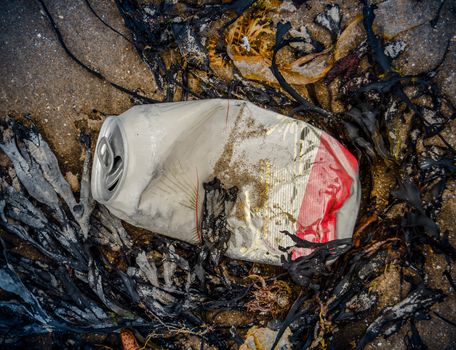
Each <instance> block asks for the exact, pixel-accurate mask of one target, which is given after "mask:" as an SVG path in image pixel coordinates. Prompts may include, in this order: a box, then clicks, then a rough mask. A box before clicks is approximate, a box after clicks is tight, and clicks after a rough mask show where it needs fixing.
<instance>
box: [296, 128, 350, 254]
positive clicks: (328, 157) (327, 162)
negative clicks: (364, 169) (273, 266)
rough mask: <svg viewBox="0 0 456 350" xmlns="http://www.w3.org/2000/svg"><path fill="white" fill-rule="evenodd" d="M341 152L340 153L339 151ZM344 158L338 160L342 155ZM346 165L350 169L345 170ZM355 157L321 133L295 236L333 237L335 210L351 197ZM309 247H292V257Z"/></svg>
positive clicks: (322, 240) (312, 239)
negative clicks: (343, 159)
mask: <svg viewBox="0 0 456 350" xmlns="http://www.w3.org/2000/svg"><path fill="white" fill-rule="evenodd" d="M341 152H342V154H341ZM342 157H343V158H345V160H346V161H342V162H341V158H342ZM343 163H344V164H347V165H348V166H350V167H351V168H352V169H346V168H345V167H344V165H343ZM357 169H358V162H357V160H356V158H355V157H354V156H353V155H352V154H351V153H350V152H349V151H348V150H347V149H346V148H345V147H344V146H342V145H341V144H340V143H339V142H337V141H336V140H335V139H334V138H332V137H331V136H329V135H327V134H325V133H322V134H321V137H320V146H319V148H318V151H317V154H316V156H315V160H314V163H313V165H312V168H311V172H310V176H309V179H308V182H307V186H306V190H305V193H304V197H303V199H302V202H301V207H300V209H299V215H298V220H297V222H296V235H297V236H298V237H299V238H301V239H305V240H307V241H310V242H315V243H325V242H328V241H331V240H334V239H336V238H337V237H336V221H337V211H338V210H339V209H340V208H341V207H342V206H343V204H344V202H345V200H346V199H347V198H348V197H350V191H351V187H352V183H353V179H352V177H351V176H350V174H349V173H348V172H347V170H348V171H350V173H351V174H352V176H353V174H356V172H357ZM311 252H312V249H307V248H295V249H294V250H293V252H292V259H293V260H294V259H296V258H298V257H300V256H303V255H308V254H310V253H311Z"/></svg>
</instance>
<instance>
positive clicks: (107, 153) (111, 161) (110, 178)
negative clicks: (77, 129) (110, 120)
mask: <svg viewBox="0 0 456 350" xmlns="http://www.w3.org/2000/svg"><path fill="white" fill-rule="evenodd" d="M97 156H98V159H99V161H100V164H101V166H102V168H103V172H104V174H105V176H104V178H105V186H106V189H107V190H108V191H112V190H113V189H114V188H115V186H116V185H117V182H118V181H119V178H120V177H121V175H122V170H123V159H122V157H121V156H120V155H116V154H115V153H114V150H113V149H112V147H111V144H110V142H109V140H108V139H107V138H106V137H104V136H103V137H102V138H101V139H100V140H99V141H98V148H97Z"/></svg>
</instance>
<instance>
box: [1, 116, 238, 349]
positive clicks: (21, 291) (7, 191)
mask: <svg viewBox="0 0 456 350" xmlns="http://www.w3.org/2000/svg"><path fill="white" fill-rule="evenodd" d="M81 141H82V142H83V145H84V147H85V149H86V152H85V153H86V159H85V162H84V169H83V175H82V181H81V191H80V200H79V202H78V201H76V199H75V198H74V195H73V193H72V192H71V189H70V187H69V184H68V183H67V182H66V180H65V179H64V177H63V176H62V174H61V173H60V169H59V166H58V163H57V159H56V157H55V155H54V154H53V153H52V151H51V150H50V148H49V145H48V144H47V143H46V141H45V140H44V139H43V138H42V136H41V134H40V133H39V132H38V130H37V128H36V127H35V126H34V125H31V126H26V125H25V124H23V123H22V122H19V121H17V120H14V119H11V118H9V117H6V118H3V119H2V120H1V126H0V149H1V150H2V151H3V152H4V153H5V154H6V155H7V156H8V157H9V159H10V160H11V163H12V165H13V168H9V169H8V172H7V173H4V174H2V177H1V182H0V186H1V187H0V189H1V191H0V218H1V220H0V227H1V229H2V230H4V231H5V232H6V233H8V235H6V236H3V235H2V237H3V238H2V239H1V243H2V247H3V250H2V252H3V254H2V257H1V267H0V289H1V290H2V291H3V292H5V293H7V295H9V296H11V297H13V296H15V298H14V299H15V300H16V301H12V300H10V301H1V302H0V309H1V310H2V311H1V312H0V327H1V330H2V334H4V339H3V341H4V342H8V343H11V342H12V343H14V342H16V341H17V340H18V338H19V337H22V336H27V335H33V334H40V333H48V332H50V331H53V332H57V333H59V332H63V333H68V332H69V333H88V332H91V333H110V332H113V331H118V330H120V329H121V328H124V327H130V328H134V329H137V330H140V331H142V332H144V334H148V333H150V332H152V331H153V332H154V333H155V334H156V335H157V336H159V335H160V334H164V333H169V332H171V334H175V335H178V334H181V333H185V334H199V336H201V337H204V338H208V339H211V337H212V338H213V339H212V341H213V342H215V343H216V344H218V345H219V346H220V344H223V340H220V339H218V338H217V336H215V338H214V337H213V336H212V335H211V334H206V333H208V330H207V329H206V328H205V326H204V322H203V321H202V320H201V319H200V318H199V316H198V315H197V314H196V313H194V312H195V311H197V310H199V309H202V308H204V307H206V306H205V305H207V304H208V303H210V302H212V301H213V297H212V296H213V295H215V294H216V293H215V294H214V292H213V289H216V290H217V291H218V292H219V293H223V295H224V296H225V297H226V299H224V298H220V297H218V298H216V299H215V300H216V301H217V302H218V303H222V302H224V301H225V302H229V301H230V298H231V297H233V296H237V295H238V294H239V293H243V287H241V286H236V285H233V284H231V285H228V286H227V285H225V284H217V283H214V282H208V283H205V285H204V289H201V288H199V284H198V283H197V281H196V273H195V271H196V268H195V264H198V267H199V270H198V274H199V275H198V277H200V278H202V279H206V280H208V279H210V280H211V281H214V280H216V279H220V278H219V277H217V276H218V274H217V271H216V270H214V269H211V270H208V268H207V266H208V263H207V262H208V261H209V260H210V261H212V262H213V263H211V266H215V265H217V264H218V259H219V258H220V256H221V255H223V252H224V249H226V247H225V245H226V242H227V240H228V239H229V236H230V231H229V230H228V229H227V228H226V222H225V221H226V215H225V213H224V212H223V213H221V212H219V209H220V208H224V205H225V203H232V202H233V200H234V199H235V197H236V189H235V188H233V189H230V190H228V191H225V190H224V189H223V187H222V185H221V184H220V181H218V180H217V179H215V180H214V181H212V182H210V183H208V184H205V189H206V192H205V203H204V215H203V222H207V225H206V226H207V227H206V226H205V228H204V234H203V246H202V247H201V249H200V251H196V252H193V253H191V254H187V256H186V257H184V256H181V255H180V254H179V253H178V249H179V250H182V249H183V248H185V250H187V251H190V250H189V249H188V248H189V247H187V246H184V247H183V246H182V245H180V244H179V243H177V242H171V241H169V240H167V239H164V238H157V239H156V240H154V241H153V243H152V244H150V245H149V246H148V247H147V251H145V250H143V249H142V248H140V247H138V246H136V245H135V244H134V242H133V241H132V239H131V237H130V236H129V235H128V233H127V232H126V231H125V229H124V228H123V227H122V224H121V222H120V220H118V219H117V218H115V217H113V216H111V214H110V213H109V211H108V210H107V209H106V208H104V207H103V206H101V205H97V206H94V204H93V200H92V199H91V197H90V179H89V178H88V172H89V168H90V140H89V138H88V136H87V135H85V134H82V136H81ZM207 202H210V204H208V203H207ZM228 205H229V204H228ZM86 220H89V222H86ZM212 225H215V227H212ZM203 226H204V225H203ZM86 228H88V231H87V232H86ZM212 229H213V230H212ZM211 230H212V231H211ZM207 235H210V237H208V236H207ZM13 236H15V237H17V238H18V239H19V240H21V241H22V242H23V243H26V244H27V245H29V247H30V248H29V249H32V250H33V249H35V250H36V252H37V254H38V256H39V258H37V259H30V258H28V257H26V255H25V256H24V255H21V254H19V253H18V252H16V251H13V250H11V247H10V246H11V244H13V245H14V242H15V241H14V239H13V238H12V237H13ZM206 246H207V247H209V249H208V248H207V247H206ZM154 251H155V252H157V251H158V252H163V254H162V256H161V258H160V259H154V258H152V257H151V256H150V254H149V252H154ZM113 255H114V257H115V259H114V260H115V261H114V262H113V261H112V256H113ZM110 256H111V258H110ZM209 275H210V276H209ZM211 295H212V296H211ZM203 335H204V336H203ZM208 342H209V343H210V342H211V340H208Z"/></svg>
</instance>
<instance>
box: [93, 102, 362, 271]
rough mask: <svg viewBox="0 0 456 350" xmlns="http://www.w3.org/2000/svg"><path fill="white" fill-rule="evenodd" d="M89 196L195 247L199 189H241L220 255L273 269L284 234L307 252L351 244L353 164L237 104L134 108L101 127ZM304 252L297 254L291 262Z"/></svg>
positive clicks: (308, 132)
mask: <svg viewBox="0 0 456 350" xmlns="http://www.w3.org/2000/svg"><path fill="white" fill-rule="evenodd" d="M95 154H96V156H95V157H94V163H93V169H92V184H91V185H92V193H93V197H94V198H95V200H97V201H98V202H100V203H102V204H104V205H105V206H106V207H107V208H108V209H109V210H110V211H111V212H112V213H113V214H114V215H116V216H117V217H119V218H121V219H122V220H125V221H126V222H128V223H130V224H132V225H135V226H139V227H142V228H145V229H148V230H150V231H153V232H156V233H160V234H163V235H166V236H169V237H172V238H175V239H180V240H183V241H186V242H189V243H193V244H198V243H199V241H200V237H201V235H200V218H201V213H202V205H203V200H204V190H203V185H202V184H203V182H207V181H209V180H211V179H212V178H213V177H217V178H219V179H220V180H221V182H222V183H223V184H224V185H225V186H227V187H231V186H237V187H238V189H239V192H238V198H237V201H236V203H235V205H234V207H233V209H232V210H231V213H230V215H229V216H228V219H227V222H228V225H229V227H230V228H231V230H232V232H233V234H232V236H231V238H230V241H229V244H228V250H227V252H226V255H227V256H229V257H231V258H236V259H243V260H250V261H256V262H261V263H267V264H273V265H279V264H280V257H281V255H283V254H285V253H284V252H283V251H281V250H280V249H279V247H288V246H292V245H294V243H293V241H292V240H291V238H290V237H288V236H286V235H285V234H283V233H281V231H282V230H287V231H290V232H296V234H297V235H298V237H300V238H303V239H306V240H308V241H311V242H327V241H330V240H334V239H340V238H349V237H351V236H352V233H353V229H354V225H355V221H356V217H357V213H358V208H359V203H360V185H359V179H358V164H357V161H356V159H355V158H354V157H353V155H351V154H350V152H349V151H347V149H345V148H344V147H343V146H342V145H341V144H340V143H339V142H337V141H336V140H335V139H334V138H333V137H331V136H329V135H328V134H326V133H325V132H323V131H321V130H319V129H317V128H315V127H313V126H311V125H309V124H307V123H305V122H303V121H299V120H296V119H292V118H289V117H286V116H283V115H280V114H278V113H275V112H272V111H269V110H265V109H263V108H260V107H257V106H255V105H254V104H252V103H250V102H246V101H240V100H222V99H212V100H200V101H189V102H175V103H163V104H155V105H142V106H135V107H133V108H131V109H130V110H128V111H126V112H125V113H123V114H121V115H119V116H112V117H109V118H107V119H106V120H105V122H104V124H103V126H102V128H101V131H100V134H99V137H98V142H97V146H96V150H95ZM308 253H309V252H308V251H306V250H305V249H303V248H296V250H295V251H294V252H293V256H294V257H297V256H300V255H303V254H308Z"/></svg>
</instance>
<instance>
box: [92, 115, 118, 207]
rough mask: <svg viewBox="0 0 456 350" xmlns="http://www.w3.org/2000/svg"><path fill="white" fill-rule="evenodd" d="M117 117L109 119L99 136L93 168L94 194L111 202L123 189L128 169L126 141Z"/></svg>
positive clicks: (96, 197) (104, 200)
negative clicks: (122, 183) (125, 173)
mask: <svg viewBox="0 0 456 350" xmlns="http://www.w3.org/2000/svg"><path fill="white" fill-rule="evenodd" d="M116 119H117V118H116V117H110V118H108V119H107V120H106V121H105V122H104V124H103V126H102V128H101V131H100V134H99V136H98V141H97V146H96V148H95V157H94V161H93V168H92V194H93V198H94V199H95V200H97V201H99V202H107V201H109V200H110V199H111V198H112V197H113V196H114V194H115V193H116V192H117V191H118V189H119V188H120V187H121V182H122V181H121V180H122V179H123V175H124V172H125V167H126V159H125V155H126V154H125V148H126V147H125V143H124V141H125V139H124V137H123V133H122V129H121V126H120V125H119V123H118V122H117V120H116Z"/></svg>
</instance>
